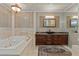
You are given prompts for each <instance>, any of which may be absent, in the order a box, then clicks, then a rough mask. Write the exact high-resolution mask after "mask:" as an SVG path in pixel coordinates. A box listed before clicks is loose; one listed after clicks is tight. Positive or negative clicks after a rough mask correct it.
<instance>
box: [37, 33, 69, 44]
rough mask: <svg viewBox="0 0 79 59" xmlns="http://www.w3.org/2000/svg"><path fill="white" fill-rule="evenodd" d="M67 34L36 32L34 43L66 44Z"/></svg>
mask: <svg viewBox="0 0 79 59" xmlns="http://www.w3.org/2000/svg"><path fill="white" fill-rule="evenodd" d="M67 44H68V35H42V34H36V45H67Z"/></svg>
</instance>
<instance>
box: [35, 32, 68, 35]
mask: <svg viewBox="0 0 79 59" xmlns="http://www.w3.org/2000/svg"><path fill="white" fill-rule="evenodd" d="M36 34H37V35H68V32H53V33H51V34H48V33H46V32H37V33H36Z"/></svg>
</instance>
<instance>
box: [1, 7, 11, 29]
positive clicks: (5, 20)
mask: <svg viewBox="0 0 79 59" xmlns="http://www.w3.org/2000/svg"><path fill="white" fill-rule="evenodd" d="M1 27H8V28H11V12H10V11H9V10H8V9H6V8H4V7H3V6H0V28H1Z"/></svg>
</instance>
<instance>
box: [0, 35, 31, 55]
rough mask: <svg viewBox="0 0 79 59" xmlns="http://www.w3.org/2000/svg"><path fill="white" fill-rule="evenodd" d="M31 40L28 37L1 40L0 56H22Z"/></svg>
mask: <svg viewBox="0 0 79 59" xmlns="http://www.w3.org/2000/svg"><path fill="white" fill-rule="evenodd" d="M30 40H31V39H28V37H26V36H12V37H10V38H9V39H2V38H0V55H2V56H10V55H12V56H13V55H14V56H17V55H20V54H21V53H22V51H23V50H24V48H25V47H26V46H27V45H28V44H29V42H30Z"/></svg>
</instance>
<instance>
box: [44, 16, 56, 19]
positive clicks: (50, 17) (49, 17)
mask: <svg viewBox="0 0 79 59" xmlns="http://www.w3.org/2000/svg"><path fill="white" fill-rule="evenodd" d="M53 18H55V16H45V19H53Z"/></svg>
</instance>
